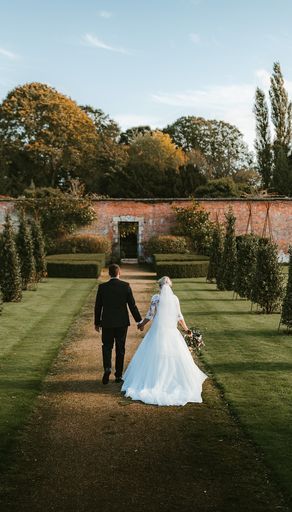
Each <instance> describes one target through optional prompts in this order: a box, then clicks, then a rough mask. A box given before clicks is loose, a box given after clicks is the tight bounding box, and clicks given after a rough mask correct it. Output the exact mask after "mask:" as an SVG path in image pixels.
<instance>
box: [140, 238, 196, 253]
mask: <svg viewBox="0 0 292 512" xmlns="http://www.w3.org/2000/svg"><path fill="white" fill-rule="evenodd" d="M190 247H191V242H190V239H189V238H188V237H187V236H174V235H160V236H152V237H151V238H149V240H148V241H147V242H145V244H144V249H145V253H146V254H148V255H149V256H152V255H153V254H157V253H160V254H170V253H172V254H178V253H180V254H184V253H187V252H189V251H190Z"/></svg>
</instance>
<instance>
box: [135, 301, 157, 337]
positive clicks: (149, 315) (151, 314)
mask: <svg viewBox="0 0 292 512" xmlns="http://www.w3.org/2000/svg"><path fill="white" fill-rule="evenodd" d="M158 300H159V299H158ZM156 305H157V295H153V297H152V299H151V304H150V307H149V309H148V311H147V313H146V316H145V318H144V320H142V322H140V323H139V325H138V329H140V331H143V329H144V327H145V325H146V324H148V322H150V320H152V318H153V317H154V315H155V312H156Z"/></svg>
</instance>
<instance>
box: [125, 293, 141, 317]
mask: <svg viewBox="0 0 292 512" xmlns="http://www.w3.org/2000/svg"><path fill="white" fill-rule="evenodd" d="M127 303H128V306H129V309H130V311H131V313H132V315H133V317H134V319H135V321H136V322H137V323H138V322H141V320H142V317H141V315H140V313H139V309H138V308H137V306H136V302H135V299H134V296H133V292H132V289H131V287H130V286H128V292H127Z"/></svg>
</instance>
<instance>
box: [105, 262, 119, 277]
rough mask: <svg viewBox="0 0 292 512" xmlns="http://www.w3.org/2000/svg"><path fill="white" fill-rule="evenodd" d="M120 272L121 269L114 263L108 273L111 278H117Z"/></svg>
mask: <svg viewBox="0 0 292 512" xmlns="http://www.w3.org/2000/svg"><path fill="white" fill-rule="evenodd" d="M119 272H120V267H119V265H117V264H116V263H112V264H111V265H110V266H109V268H108V273H109V275H110V276H111V277H117V275H118V273H119Z"/></svg>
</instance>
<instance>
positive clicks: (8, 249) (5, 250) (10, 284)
mask: <svg viewBox="0 0 292 512" xmlns="http://www.w3.org/2000/svg"><path fill="white" fill-rule="evenodd" d="M0 285H1V290H2V296H3V300H4V301H5V302H11V301H15V302H18V301H20V300H21V298H22V289H21V274H20V263H19V258H18V254H17V250H16V245H15V240H14V233H13V228H12V222H11V219H10V215H9V214H7V215H6V218H5V223H4V229H3V234H2V243H1V251H0Z"/></svg>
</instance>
